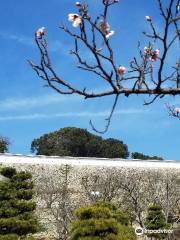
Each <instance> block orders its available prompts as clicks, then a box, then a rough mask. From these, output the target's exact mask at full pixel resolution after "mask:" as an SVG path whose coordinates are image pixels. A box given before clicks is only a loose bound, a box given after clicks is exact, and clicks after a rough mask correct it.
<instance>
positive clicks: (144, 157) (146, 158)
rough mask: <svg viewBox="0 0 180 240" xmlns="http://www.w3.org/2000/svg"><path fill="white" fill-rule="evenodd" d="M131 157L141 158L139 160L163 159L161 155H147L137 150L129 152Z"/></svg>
mask: <svg viewBox="0 0 180 240" xmlns="http://www.w3.org/2000/svg"><path fill="white" fill-rule="evenodd" d="M131 157H132V158H133V159H141V160H163V158H162V157H157V156H148V155H144V154H143V153H139V152H133V153H132V154H131Z"/></svg>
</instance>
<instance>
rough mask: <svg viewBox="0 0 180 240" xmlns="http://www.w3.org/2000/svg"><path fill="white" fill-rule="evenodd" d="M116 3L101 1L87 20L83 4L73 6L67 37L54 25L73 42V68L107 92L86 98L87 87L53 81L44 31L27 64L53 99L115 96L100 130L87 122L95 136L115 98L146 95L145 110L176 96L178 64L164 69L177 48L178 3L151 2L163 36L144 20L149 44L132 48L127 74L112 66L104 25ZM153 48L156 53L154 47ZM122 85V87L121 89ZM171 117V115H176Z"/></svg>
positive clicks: (58, 78)
mask: <svg viewBox="0 0 180 240" xmlns="http://www.w3.org/2000/svg"><path fill="white" fill-rule="evenodd" d="M118 2H119V1H116V0H102V13H101V14H99V15H98V16H97V17H96V18H95V19H93V18H92V17H91V15H90V12H89V9H88V5H86V4H81V3H78V5H77V6H76V7H77V8H78V10H79V13H78V14H69V20H70V21H71V22H72V24H73V26H74V27H77V28H78V31H77V32H73V31H71V30H70V29H69V28H68V27H67V26H65V25H64V24H63V25H61V26H60V29H61V30H62V31H64V32H65V33H66V34H67V35H69V36H70V37H71V38H72V39H73V40H74V49H73V50H71V52H70V53H71V54H72V55H73V56H75V57H76V59H77V61H78V65H77V67H78V68H79V69H81V70H83V71H87V72H90V73H93V74H95V75H96V76H97V77H98V78H101V79H102V80H103V81H104V83H105V84H108V86H109V90H107V91H100V92H98V93H94V92H91V93H90V91H89V90H88V89H87V86H83V87H82V89H81V88H80V87H77V86H75V85H72V84H70V82H69V81H68V80H64V79H63V77H62V76H59V74H57V72H56V70H55V69H54V67H53V64H52V61H51V59H50V56H49V52H48V44H47V40H46V37H45V31H44V28H41V29H39V30H38V31H37V32H36V35H35V42H36V45H37V47H38V49H39V52H40V63H39V64H35V63H33V62H32V61H29V64H30V65H31V67H32V69H33V70H34V71H35V72H36V74H37V75H38V77H40V78H42V79H43V81H45V82H46V83H47V85H48V86H49V87H51V88H53V89H54V90H55V91H57V92H58V93H59V94H66V95H70V94H78V95H80V96H82V97H84V98H85V99H89V98H102V97H105V96H113V95H114V96H115V101H114V104H113V106H112V109H111V111H110V115H109V117H108V118H107V119H106V121H107V125H106V126H105V130H104V131H98V130H97V129H96V128H95V127H94V125H93V124H92V121H90V124H91V127H92V128H93V130H95V131H97V132H99V133H105V132H106V131H107V130H108V128H109V126H110V123H111V119H112V115H113V113H114V111H115V108H116V106H117V102H118V97H119V95H124V96H126V97H128V96H129V95H145V96H146V95H147V96H150V97H151V96H152V99H151V100H149V101H145V105H150V104H152V103H153V102H154V101H156V100H157V99H159V98H162V97H164V96H166V95H172V96H176V95H179V94H180V60H179V59H175V60H174V61H175V62H174V66H168V65H167V59H168V57H169V52H170V49H171V48H172V47H173V46H175V44H176V43H177V42H178V44H179V43H180V27H179V22H180V16H179V7H178V6H179V0H168V1H166V3H163V2H162V1H161V0H157V4H158V8H159V11H160V16H161V17H162V20H163V24H164V25H163V32H162V33H159V31H158V27H156V25H155V23H154V21H153V19H152V18H151V17H150V16H146V20H147V23H148V24H149V26H150V33H148V32H143V33H144V36H145V37H146V38H147V39H148V40H149V44H148V45H147V46H145V47H143V48H142V47H141V45H140V43H138V56H137V57H133V59H132V60H131V61H130V64H129V69H128V71H126V68H125V67H124V66H121V65H120V64H119V63H118V62H116V58H115V50H114V49H113V47H112V45H111V41H110V38H111V37H113V34H114V31H113V30H111V27H110V25H109V23H108V17H109V14H108V13H109V10H110V8H111V7H112V6H114V5H116V4H117V3H118ZM155 45H157V46H158V47H159V48H160V50H159V49H158V48H155ZM84 49H86V50H87V51H88V53H89V54H91V56H92V59H91V60H92V61H91V62H89V60H88V59H86V58H85V57H84V56H83V50H84ZM107 65H108V67H107ZM155 65H156V67H155ZM154 69H155V70H154ZM167 72H168V75H167ZM165 75H166V76H165ZM127 82H128V87H126V86H127V84H126V83H127ZM175 115H176V116H177V114H175ZM173 116H174V115H173Z"/></svg>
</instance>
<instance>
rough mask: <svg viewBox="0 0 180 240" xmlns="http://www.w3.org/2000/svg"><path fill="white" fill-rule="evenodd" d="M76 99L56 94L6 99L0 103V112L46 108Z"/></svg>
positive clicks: (76, 98)
mask: <svg viewBox="0 0 180 240" xmlns="http://www.w3.org/2000/svg"><path fill="white" fill-rule="evenodd" d="M78 99H80V98H79V97H77V96H68V97H66V96H62V95H58V94H49V95H44V96H37V97H26V98H8V99H5V100H2V101H0V110H1V111H2V110H19V109H21V110H23V109H30V108H35V107H42V106H47V105H51V104H56V103H61V102H65V101H77V100H78Z"/></svg>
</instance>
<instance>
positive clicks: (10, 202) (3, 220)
mask: <svg viewBox="0 0 180 240" xmlns="http://www.w3.org/2000/svg"><path fill="white" fill-rule="evenodd" d="M0 173H1V175H2V176H3V177H5V178H4V179H3V180H2V181H0V239H1V240H16V239H24V238H25V237H26V236H27V235H28V234H30V233H35V232H37V230H38V221H37V219H36V218H35V216H34V210H35V208H36V204H35V203H34V202H33V201H32V197H33V182H32V175H31V174H30V173H29V172H23V171H22V172H16V170H15V169H14V168H11V167H3V168H2V169H1V170H0Z"/></svg>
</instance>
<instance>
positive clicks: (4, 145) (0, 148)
mask: <svg viewBox="0 0 180 240" xmlns="http://www.w3.org/2000/svg"><path fill="white" fill-rule="evenodd" d="M8 147H9V140H8V139H7V138H4V137H2V136H0V153H5V152H7V151H8Z"/></svg>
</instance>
